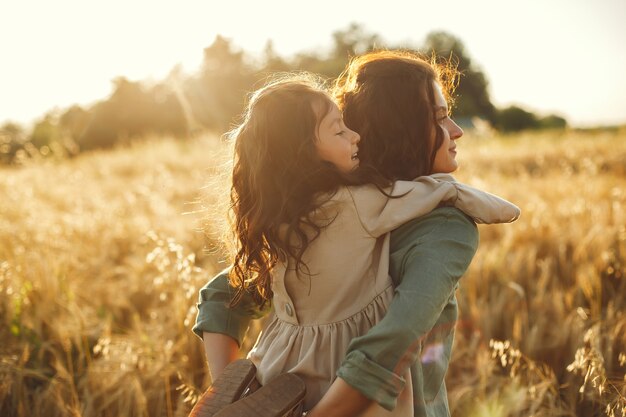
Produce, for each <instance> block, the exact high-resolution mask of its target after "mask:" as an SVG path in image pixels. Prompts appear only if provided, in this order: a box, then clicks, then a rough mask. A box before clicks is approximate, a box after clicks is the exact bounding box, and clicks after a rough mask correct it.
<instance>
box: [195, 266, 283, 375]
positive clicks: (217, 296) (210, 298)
mask: <svg viewBox="0 0 626 417" xmlns="http://www.w3.org/2000/svg"><path fill="white" fill-rule="evenodd" d="M228 272H229V269H226V270H224V271H222V272H220V273H219V274H218V275H217V276H215V277H214V278H213V279H212V280H211V281H209V282H208V283H207V284H206V285H205V286H204V287H202V288H201V289H200V295H199V301H198V305H197V307H198V315H197V316H196V323H195V324H194V326H193V331H194V333H195V334H196V335H197V336H198V337H200V338H201V339H203V341H204V349H205V352H206V355H207V361H208V363H209V371H210V372H211V377H212V378H216V377H217V376H218V375H219V374H220V373H221V372H222V370H223V369H224V367H225V366H226V365H228V364H229V363H230V362H232V361H233V360H235V359H237V358H238V356H239V346H240V345H241V342H242V341H243V338H244V335H245V333H246V330H247V329H248V326H249V325H250V321H251V320H252V319H257V318H260V317H263V316H264V315H266V314H267V313H268V312H269V311H270V310H271V308H270V303H269V302H268V303H267V304H266V306H265V308H260V307H259V306H258V305H257V304H256V303H255V302H254V300H253V299H252V297H250V296H249V295H247V294H244V296H243V297H242V298H241V300H240V302H239V303H238V304H237V305H236V306H235V307H233V308H231V307H230V301H231V299H232V297H233V295H234V291H235V290H234V289H233V288H232V287H231V286H230V285H229V283H228Z"/></svg>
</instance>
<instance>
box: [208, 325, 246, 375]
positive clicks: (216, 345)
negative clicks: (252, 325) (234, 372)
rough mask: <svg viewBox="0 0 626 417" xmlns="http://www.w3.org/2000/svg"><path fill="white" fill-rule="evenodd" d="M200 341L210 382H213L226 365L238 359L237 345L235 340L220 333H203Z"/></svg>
mask: <svg viewBox="0 0 626 417" xmlns="http://www.w3.org/2000/svg"><path fill="white" fill-rule="evenodd" d="M202 339H203V340H204V352H205V353H206V359H207V362H208V363H209V373H210V374H211V381H215V379H216V378H217V377H218V376H219V375H220V374H221V373H222V371H223V370H224V368H226V365H228V364H229V363H231V362H233V361H234V360H237V359H239V345H237V342H236V341H235V339H233V338H232V337H230V336H226V335H224V334H221V333H208V332H204V334H203V336H202Z"/></svg>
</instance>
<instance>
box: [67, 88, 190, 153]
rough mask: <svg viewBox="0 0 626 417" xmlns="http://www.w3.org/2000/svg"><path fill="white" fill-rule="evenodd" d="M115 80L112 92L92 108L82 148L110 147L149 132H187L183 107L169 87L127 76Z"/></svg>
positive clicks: (81, 137)
mask: <svg viewBox="0 0 626 417" xmlns="http://www.w3.org/2000/svg"><path fill="white" fill-rule="evenodd" d="M113 83H114V91H113V94H112V95H111V97H110V98H109V99H108V100H106V101H103V102H100V103H98V104H97V105H96V106H95V107H94V108H93V110H92V116H91V117H90V120H89V123H88V124H87V126H86V127H85V129H84V130H83V133H82V135H81V136H80V138H79V141H78V142H79V143H78V144H79V146H80V148H81V149H82V150H87V149H95V148H107V147H111V146H114V145H116V144H118V143H123V142H129V141H131V140H133V139H134V138H137V137H141V136H145V135H148V134H171V135H174V136H179V137H180V136H184V135H185V134H186V132H187V125H186V119H185V115H184V112H183V108H182V106H181V104H180V102H179V101H178V98H177V97H176V95H175V94H174V93H173V92H172V91H171V89H169V87H167V86H165V85H164V84H156V85H154V86H145V85H143V84H142V83H140V82H135V81H129V80H127V79H126V78H124V77H118V78H116V79H115V80H114V81H113Z"/></svg>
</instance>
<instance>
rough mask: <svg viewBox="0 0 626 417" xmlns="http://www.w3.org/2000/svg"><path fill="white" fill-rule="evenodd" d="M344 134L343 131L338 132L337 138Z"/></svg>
mask: <svg viewBox="0 0 626 417" xmlns="http://www.w3.org/2000/svg"><path fill="white" fill-rule="evenodd" d="M345 133H346V131H345V130H342V131H339V132H337V136H341V135H343V134H345Z"/></svg>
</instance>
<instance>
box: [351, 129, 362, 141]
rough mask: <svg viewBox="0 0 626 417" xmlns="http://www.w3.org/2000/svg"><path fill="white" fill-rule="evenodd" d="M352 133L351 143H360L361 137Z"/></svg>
mask: <svg viewBox="0 0 626 417" xmlns="http://www.w3.org/2000/svg"><path fill="white" fill-rule="evenodd" d="M352 132H354V136H353V137H352V143H359V142H360V141H361V135H359V134H358V133H357V132H355V131H354V130H353V131H352Z"/></svg>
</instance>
